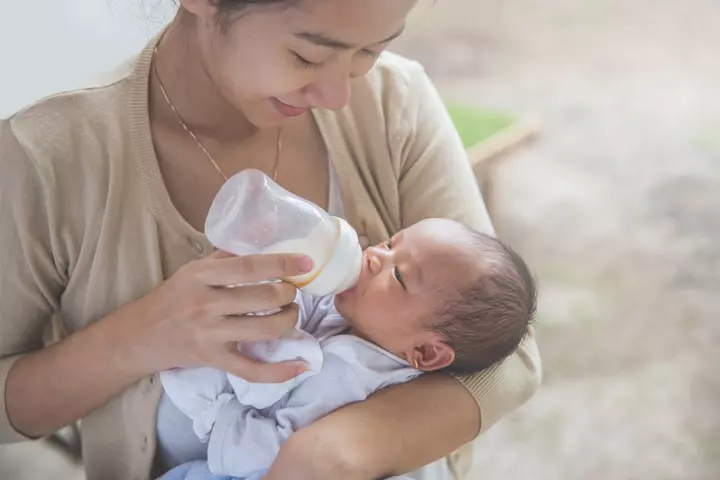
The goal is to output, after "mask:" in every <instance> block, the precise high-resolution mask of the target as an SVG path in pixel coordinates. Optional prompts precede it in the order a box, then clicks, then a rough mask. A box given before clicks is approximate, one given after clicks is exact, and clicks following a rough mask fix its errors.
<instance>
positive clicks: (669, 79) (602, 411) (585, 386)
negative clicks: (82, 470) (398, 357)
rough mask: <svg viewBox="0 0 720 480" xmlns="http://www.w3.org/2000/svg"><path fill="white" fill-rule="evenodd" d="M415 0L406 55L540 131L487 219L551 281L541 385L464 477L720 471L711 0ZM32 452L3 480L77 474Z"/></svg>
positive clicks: (543, 317)
mask: <svg viewBox="0 0 720 480" xmlns="http://www.w3.org/2000/svg"><path fill="white" fill-rule="evenodd" d="M421 1H422V2H424V6H423V7H422V8H420V9H418V11H417V12H416V14H415V15H414V19H413V25H412V27H411V28H410V29H409V30H408V33H407V35H406V36H404V37H403V39H402V41H401V42H400V43H399V44H398V45H397V46H396V47H395V49H396V50H398V51H401V52H403V53H406V54H408V55H409V56H412V57H414V58H417V59H419V60H421V61H422V62H423V63H424V64H425V65H426V67H427V69H428V71H429V73H430V74H431V75H432V76H433V78H434V79H435V80H436V81H437V82H438V86H439V88H440V89H441V91H442V92H443V93H444V94H445V95H446V96H448V97H451V98H455V99H459V100H464V101H467V102H470V103H474V104H477V105H479V106H491V107H496V108H500V109H505V110H508V111H511V112H514V113H518V114H524V113H528V112H532V113H537V114H539V115H540V116H541V118H542V120H543V128H544V130H543V133H542V137H541V139H540V141H539V142H538V143H537V144H535V145H534V146H533V147H532V148H530V149H528V150H524V151H523V152H522V153H520V154H519V155H517V156H516V157H515V158H514V159H513V160H512V162H510V163H509V164H507V165H506V166H505V167H504V168H503V170H502V171H501V176H500V186H499V192H498V194H499V198H498V206H499V210H500V214H499V215H498V217H497V218H496V219H495V221H496V224H497V227H498V230H499V233H500V234H501V235H502V236H503V237H504V238H505V239H507V240H508V241H510V242H511V243H512V244H513V245H514V246H515V247H516V248H517V249H518V250H520V251H521V252H522V253H523V254H525V255H526V257H527V258H528V260H529V261H530V262H531V263H532V265H533V266H534V268H535V270H536V272H537V274H538V277H539V280H540V283H541V299H540V307H541V308H540V312H539V313H540V314H539V318H538V326H539V336H540V345H541V349H542V353H543V358H544V362H545V382H544V386H543V388H542V390H541V391H540V392H539V393H538V395H537V396H536V397H535V398H534V399H533V400H532V401H531V402H530V403H529V404H528V405H526V406H525V407H524V408H523V409H521V410H520V411H518V412H516V413H515V414H513V415H511V416H510V417H509V418H507V419H506V420H505V421H503V422H501V423H500V424H498V425H496V426H495V427H494V428H493V429H492V430H491V431H490V432H489V433H487V434H486V435H485V436H484V438H483V439H482V440H481V441H480V442H479V444H478V449H477V460H476V465H475V469H474V474H473V476H472V478H473V479H482V480H500V479H503V480H508V479H512V480H525V479H528V480H530V479H532V480H546V479H547V480H564V479H568V480H570V479H572V480H575V479H596V478H597V479H599V478H604V479H611V480H645V479H648V480H680V479H682V480H711V479H718V478H720V413H718V406H719V405H720V376H719V375H718V374H717V373H716V366H717V365H720V361H719V360H720V358H719V357H720V355H719V354H718V349H717V343H718V340H720V323H719V322H718V321H717V320H716V317H717V314H718V312H720V88H719V87H718V86H719V85H720V54H718V48H719V46H720V3H718V2H717V0H683V1H682V2H680V1H677V0H585V1H582V2H580V1H577V0H513V1H508V0H452V1H451V0H436V1H435V2H434V6H431V5H430V4H431V3H432V2H431V0H421ZM40 450H41V447H39V446H21V447H4V448H2V449H0V478H2V479H6V478H7V479H19V478H33V479H34V478H44V477H45V475H43V474H42V473H41V472H40V471H39V470H38V471H37V472H33V473H32V474H30V473H29V472H27V466H28V465H31V464H32V465H36V466H37V468H38V469H44V471H48V472H50V471H54V472H55V476H54V477H49V478H67V479H71V478H72V479H75V478H81V476H80V475H78V474H77V473H75V474H72V473H71V471H72V469H70V468H69V467H68V466H67V465H66V464H64V463H63V462H62V461H61V460H60V459H58V458H56V457H55V456H54V455H53V454H52V452H50V453H48V454H46V455H45V456H43V457H42V458H43V459H44V460H43V461H39V460H35V459H36V458H39V457H36V455H37V452H38V451H40ZM11 458H12V460H11ZM31 459H33V460H31ZM17 462H21V463H20V465H23V466H24V468H23V473H24V474H26V475H30V476H27V477H21V476H20V470H19V469H17V468H15V467H14V465H15V464H17Z"/></svg>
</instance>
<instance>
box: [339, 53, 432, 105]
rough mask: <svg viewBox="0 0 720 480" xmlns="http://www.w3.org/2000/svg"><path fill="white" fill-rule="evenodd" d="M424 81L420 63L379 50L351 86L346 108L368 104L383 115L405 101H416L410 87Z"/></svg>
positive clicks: (405, 102) (424, 74)
mask: <svg viewBox="0 0 720 480" xmlns="http://www.w3.org/2000/svg"><path fill="white" fill-rule="evenodd" d="M426 80H427V75H426V73H425V69H424V68H423V66H422V64H421V63H420V62H418V61H415V60H412V59H409V58H407V57H404V56H402V55H400V54H397V53H394V52H387V51H386V52H383V53H382V54H381V55H380V57H379V58H378V60H377V62H376V64H375V66H374V67H373V69H372V70H371V71H370V72H369V73H368V74H367V75H366V76H365V77H364V78H363V79H362V81H360V82H358V84H356V88H354V89H353V97H352V101H351V103H350V109H354V110H356V109H358V108H361V106H364V107H367V106H368V104H370V105H372V106H374V107H376V108H378V109H379V110H381V111H382V112H383V113H385V114H387V113H392V111H393V110H396V109H404V108H406V107H407V104H408V103H412V102H414V101H416V100H419V99H418V97H417V96H415V95H414V86H416V85H417V84H418V83H423V82H425V81H426ZM371 100H372V102H370V101H371ZM369 102H370V103H369Z"/></svg>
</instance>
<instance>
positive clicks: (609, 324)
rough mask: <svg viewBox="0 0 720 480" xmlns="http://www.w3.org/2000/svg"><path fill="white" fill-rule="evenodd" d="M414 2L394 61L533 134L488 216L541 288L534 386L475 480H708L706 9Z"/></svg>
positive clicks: (640, 2) (718, 385)
mask: <svg viewBox="0 0 720 480" xmlns="http://www.w3.org/2000/svg"><path fill="white" fill-rule="evenodd" d="M424 1H425V2H426V6H427V8H426V9H425V10H424V11H423V10H420V11H418V12H417V14H416V16H415V19H414V22H415V24H414V28H412V29H410V33H409V34H408V35H407V36H405V37H403V39H402V42H401V47H400V48H399V50H401V51H402V52H404V53H406V54H408V55H409V56H412V57H415V58H418V59H420V60H421V61H422V62H423V63H424V64H425V65H426V66H427V68H428V70H429V73H430V74H431V75H432V76H433V78H434V79H435V80H436V81H437V82H438V85H439V87H440V89H441V91H442V92H443V94H445V95H446V96H449V97H452V98H455V99H460V100H465V101H468V102H471V103H474V104H477V105H480V106H492V107H497V108H501V109H507V110H509V111H512V112H515V113H518V114H523V113H538V114H539V115H540V116H541V118H542V120H543V123H544V131H543V133H542V137H541V140H540V141H539V142H538V143H537V144H536V145H535V146H534V147H532V148H531V149H529V150H525V151H523V153H521V154H519V155H518V156H517V157H515V158H514V159H513V160H512V161H511V162H510V163H509V164H507V165H506V167H504V169H503V170H502V172H501V177H500V186H499V187H498V189H499V192H498V193H499V198H498V202H499V205H498V208H499V211H500V214H499V215H498V218H496V219H495V221H496V223H497V227H498V230H499V233H500V234H501V235H502V236H503V237H504V238H505V239H507V240H508V241H510V242H511V243H512V244H513V245H514V246H515V247H516V248H518V249H519V250H520V251H521V252H522V253H523V254H525V255H526V256H527V258H528V259H529V261H530V262H531V263H532V265H533V266H534V268H535V270H536V272H537V274H538V277H539V280H540V284H541V286H540V290H541V298H540V312H539V313H540V314H539V318H538V326H539V336H540V346H541V349H542V354H543V359H544V362H545V381H544V386H543V388H542V390H541V391H540V393H539V394H538V395H537V396H536V397H535V398H534V399H533V401H532V402H531V403H529V404H528V405H527V406H526V407H525V408H523V409H522V410H521V411H519V412H517V413H516V414H514V415H512V416H511V417H509V418H508V419H507V420H506V421H504V422H502V423H500V424H498V425H497V426H496V427H495V428H493V429H492V430H491V431H490V432H489V433H488V434H486V435H485V436H484V438H483V439H482V440H481V441H480V442H479V444H478V449H477V462H476V466H475V469H474V475H473V477H472V478H477V479H483V480H495V479H498V480H499V479H505V480H507V479H513V480H523V479H533V480H544V479H547V480H557V479H595V478H605V479H613V480H625V479H628V480H630V479H653V480H665V479H667V480H676V479H693V480H696V479H697V480H700V479H708V480H710V479H718V478H720V413H718V407H719V406H720V376H719V375H718V374H717V366H718V365H720V361H719V360H720V355H719V354H718V348H717V342H718V340H720V323H719V322H718V321H717V316H718V312H720V295H719V294H720V88H718V86H719V85H720V55H719V54H718V46H720V3H718V2H717V1H716V0H685V1H682V2H678V1H676V0H631V1H628V0H586V1H583V2H578V1H575V0H513V1H506V0H454V1H448V0H444V1H443V0H441V1H437V2H435V5H434V6H431V5H430V3H431V2H429V1H428V0H424Z"/></svg>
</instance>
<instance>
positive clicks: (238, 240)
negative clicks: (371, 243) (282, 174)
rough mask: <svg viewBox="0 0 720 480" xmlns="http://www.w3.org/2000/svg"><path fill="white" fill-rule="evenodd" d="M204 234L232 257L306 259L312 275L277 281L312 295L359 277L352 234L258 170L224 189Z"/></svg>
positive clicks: (343, 223)
mask: <svg viewBox="0 0 720 480" xmlns="http://www.w3.org/2000/svg"><path fill="white" fill-rule="evenodd" d="M205 234H206V235H207V238H208V240H209V241H210V242H211V243H212V244H213V245H214V246H215V247H217V248H219V249H221V250H225V251H227V252H230V253H233V254H235V255H250V254H259V253H298V254H303V255H307V256H308V257H310V258H312V261H313V265H314V267H313V270H312V271H311V272H310V273H307V274H304V275H299V276H293V277H288V278H282V279H281V280H284V281H287V282H290V283H293V284H294V285H296V286H297V287H298V288H300V289H301V290H303V291H305V292H307V293H309V294H310V295H318V296H320V295H329V294H336V293H340V292H342V291H344V290H347V289H349V288H351V287H352V286H353V285H355V283H356V282H357V280H358V277H359V276H360V269H361V264H362V250H361V248H360V243H359V241H358V236H357V233H356V232H355V230H354V229H353V228H352V227H351V226H350V225H349V224H348V223H347V222H346V221H345V220H343V219H341V218H338V217H334V216H331V215H329V214H328V213H327V212H325V211H324V210H323V209H321V208H320V207H318V206H317V205H315V204H313V203H311V202H308V201H307V200H305V199H302V198H300V197H298V196H296V195H294V194H292V193H290V192H288V191H287V190H285V189H284V188H282V187H281V186H280V185H278V184H277V183H275V182H274V181H273V180H272V179H270V178H269V177H268V176H266V175H265V174H264V173H263V172H261V171H259V170H254V169H248V170H243V171H241V172H239V173H237V174H235V175H233V176H232V177H231V178H230V179H229V180H228V181H227V182H226V183H225V184H224V185H223V186H222V188H221V189H220V191H219V192H218V194H217V196H216V197H215V199H214V200H213V204H212V206H211V207H210V212H209V213H208V216H207V220H206V222H205ZM268 280H270V279H268Z"/></svg>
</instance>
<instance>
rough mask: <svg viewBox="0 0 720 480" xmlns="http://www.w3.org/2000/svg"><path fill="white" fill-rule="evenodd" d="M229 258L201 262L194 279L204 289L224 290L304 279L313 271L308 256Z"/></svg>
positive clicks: (219, 255) (212, 257) (213, 257)
mask: <svg viewBox="0 0 720 480" xmlns="http://www.w3.org/2000/svg"><path fill="white" fill-rule="evenodd" d="M226 255H227V254H226V253H224V252H223V253H218V252H215V253H213V254H212V255H210V256H209V257H208V258H207V261H203V262H198V264H197V265H196V271H195V275H196V276H197V277H198V278H199V279H200V281H201V282H203V283H204V284H205V285H209V286H213V287H221V286H226V285H241V284H245V283H253V282H260V281H263V280H267V279H272V278H284V277H291V276H294V275H302V274H303V273H308V272H310V271H311V270H312V268H313V265H312V260H311V259H310V258H309V257H307V256H305V255H296V254H263V255H245V256H242V257H236V256H226Z"/></svg>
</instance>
